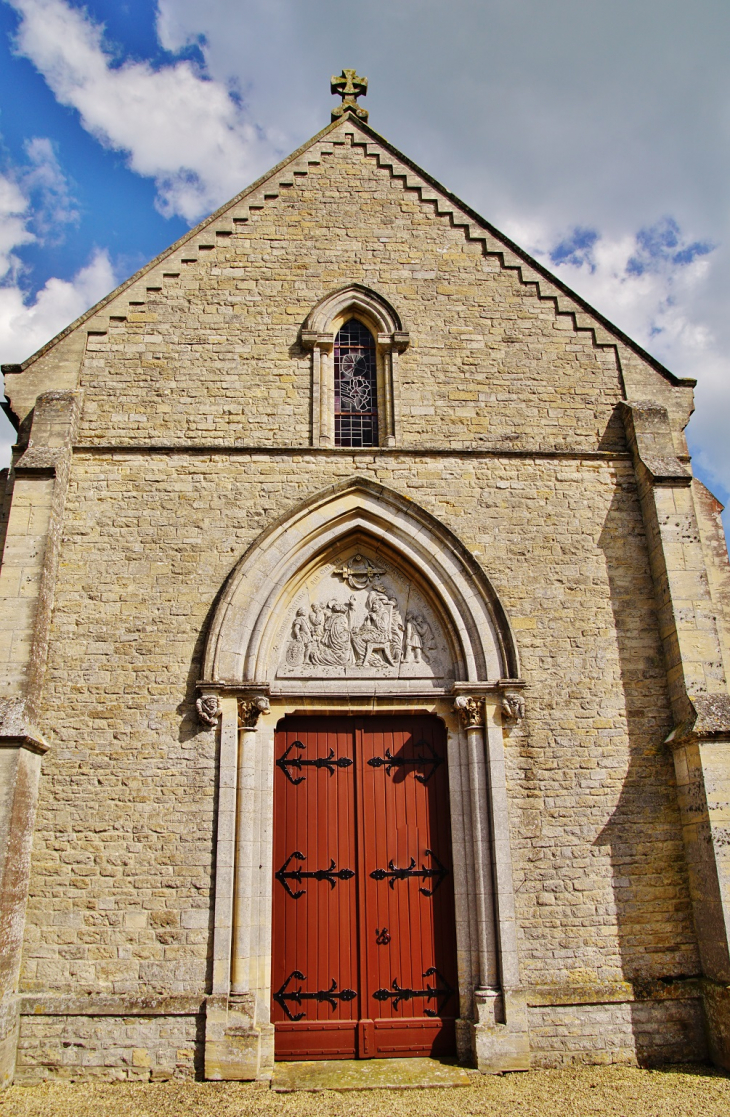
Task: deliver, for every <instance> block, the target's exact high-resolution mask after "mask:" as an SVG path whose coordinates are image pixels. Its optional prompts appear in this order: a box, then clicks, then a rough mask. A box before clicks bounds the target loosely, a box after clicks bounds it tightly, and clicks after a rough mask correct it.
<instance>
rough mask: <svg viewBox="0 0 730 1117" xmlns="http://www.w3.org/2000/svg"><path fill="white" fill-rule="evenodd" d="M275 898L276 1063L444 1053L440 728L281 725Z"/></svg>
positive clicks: (450, 937) (399, 721)
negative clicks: (293, 1060)
mask: <svg viewBox="0 0 730 1117" xmlns="http://www.w3.org/2000/svg"><path fill="white" fill-rule="evenodd" d="M273 889H274V891H273V896H274V902H273V952H272V1020H273V1021H274V1024H275V1053H276V1058H277V1059H317V1058H320V1059H336V1058H341V1059H347V1058H356V1057H360V1058H373V1057H380V1058H383V1057H396V1056H400V1057H403V1056H408V1055H429V1054H434V1055H437V1054H438V1055H448V1054H452V1053H453V1052H454V1050H455V1036H454V1023H455V1019H456V1017H457V1016H458V1004H459V998H458V986H457V969H456V934H455V924H454V888H453V873H452V863H451V827H450V820H449V794H448V765H447V763H446V736H445V732H444V727H443V724H442V722H440V721H439V720H438V719H437V718H435V717H429V716H423V717H387V718H386V717H376V716H373V717H369V718H362V719H359V720H356V719H353V718H324V717H323V718H316V719H315V718H285V719H284V721H283V722H281V723H280V726H279V728H278V729H277V734H276V743H275V769H274V881H273Z"/></svg>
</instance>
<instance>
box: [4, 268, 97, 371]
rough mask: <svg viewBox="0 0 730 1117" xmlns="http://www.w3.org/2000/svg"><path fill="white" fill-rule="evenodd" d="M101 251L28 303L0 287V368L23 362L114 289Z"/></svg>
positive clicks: (18, 291) (51, 281)
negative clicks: (68, 278) (68, 276)
mask: <svg viewBox="0 0 730 1117" xmlns="http://www.w3.org/2000/svg"><path fill="white" fill-rule="evenodd" d="M115 282H116V281H115V277H114V269H113V267H112V265H111V261H110V259H109V256H108V255H107V253H106V252H105V251H102V250H98V251H96V252H95V253H94V255H93V257H92V259H91V261H90V262H89V263H88V264H87V265H86V267H84V268H81V270H80V271H78V272H77V273H76V275H75V276H74V277H73V279H70V280H67V279H56V278H53V279H49V280H48V282H47V283H46V284H45V286H44V287H42V288H41V290H40V291H39V292H38V294H37V295H36V296H35V298H34V299H33V300H32V302H28V301H26V299H25V298H24V295H23V291H22V290H21V288H20V287H19V286H18V285H17V284H9V285H6V286H4V287H0V355H2V362H3V364H13V363H19V362H21V361H24V360H25V359H26V358H27V357H29V356H31V354H33V353H35V352H36V350H38V349H40V348H41V346H42V345H45V343H46V342H47V341H50V339H51V338H52V337H55V335H56V334H57V333H59V332H60V331H61V330H63V329H65V327H66V326H68V325H69V324H70V323H71V322H73V321H74V319H76V318H78V317H79V315H80V314H83V313H84V311H85V310H88V309H89V307H90V306H93V305H94V303H96V302H98V301H99V299H101V298H103V297H104V295H106V294H108V293H109V291H111V290H112V288H113V287H114V286H115Z"/></svg>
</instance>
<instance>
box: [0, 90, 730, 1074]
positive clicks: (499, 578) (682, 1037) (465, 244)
mask: <svg viewBox="0 0 730 1117" xmlns="http://www.w3.org/2000/svg"><path fill="white" fill-rule="evenodd" d="M348 95H349V94H348ZM353 96H354V94H353ZM346 313H353V314H359V315H360V316H361V317H362V318H363V320H364V322H365V323H366V324H368V326H369V328H371V329H372V332H373V334H374V337H375V341H376V346H377V354H378V356H377V373H378V377H379V381H378V384H379V387H378V393H379V396H378V398H379V418H382V422H381V433H382V438H381V444H380V445H378V446H375V447H370V448H363V449H346V448H340V447H336V446H334V444H333V443H334V423H333V410H332V408H333V400H332V398H331V397H332V392H333V388H332V385H333V383H334V381H333V380H332V381H331V376H330V374H331V371H332V370H331V367H330V365H331V361H332V356H331V353H332V349H333V345H334V336H335V333H336V330H337V329H339V326H340V324H341V322H340V318H338V315H340V316H342V315H344V314H346ZM6 382H7V386H8V394H9V396H10V398H11V402H12V406H13V409H14V411H15V414H16V416H17V420H18V424H19V432H20V433H19V448H18V450H17V451H16V456H15V461H14V469H13V471H12V472H11V476H10V482H9V483H10V490H11V493H12V503H11V506H10V515H9V518H8V527H7V536H6V541H5V549H4V554H3V565H2V570H1V572H0V596H1V597H2V600H1V601H0V609H3V610H5V612H3V613H2V616H4V617H5V618H6V623H5V624H4V625H3V626H2V629H3V631H2V634H1V635H0V642H2V646H3V655H4V657H5V660H4V662H5V663H6V665H7V672H6V681H7V690H6V695H7V698H8V700H9V704H8V705H7V707H6V708H5V712H6V716H5V719H4V721H3V728H2V733H3V734H4V736H3V737H2V739H0V744H2V745H3V748H2V749H0V759H3V757H4V758H5V759H4V760H3V763H4V764H6V767H7V773H6V775H7V778H6V781H5V785H4V786H3V789H2V794H3V795H5V798H2V797H0V836H2V837H4V838H5V839H6V841H8V840H10V838H11V831H12V842H15V843H16V844H17V843H20V846H22V849H20V847H18V849H17V850H16V846H14V845H12V843H11V844H8V846H7V848H8V854H6V855H5V859H4V860H3V861H2V862H0V866H2V871H3V873H4V874H6V873H7V872H8V871H11V876H13V879H12V880H10V879H9V878H7V880H6V877H5V876H3V890H4V891H3V894H2V904H3V907H2V908H0V915H2V916H3V918H5V917H6V914H7V918H6V923H5V924H4V925H3V927H7V928H8V930H7V934H8V936H9V937H8V938H7V944H8V946H7V949H6V952H5V960H4V965H5V969H3V970H2V974H3V983H4V984H3V997H4V1000H3V1016H2V1028H3V1031H2V1032H1V1033H0V1043H3V1044H4V1045H5V1046H4V1047H3V1048H2V1052H3V1054H2V1059H3V1060H4V1062H3V1064H2V1065H3V1069H4V1073H5V1074H6V1076H8V1077H9V1075H10V1074H11V1073H12V1064H13V1060H14V1058H15V1045H16V1038H17V1036H18V1033H19V1035H20V1039H19V1046H18V1063H17V1077H18V1078H19V1079H20V1080H22V1081H31V1080H34V1079H38V1078H42V1077H49V1076H58V1077H71V1076H73V1077H76V1076H78V1075H80V1074H87V1075H99V1076H107V1077H124V1078H139V1079H149V1078H150V1077H152V1078H154V1077H159V1078H165V1077H169V1076H171V1075H176V1074H185V1075H188V1074H193V1073H195V1068H196V1066H197V1067H198V1068H199V1071H202V1072H203V1073H205V1074H206V1075H207V1077H211V1078H238V1079H252V1078H257V1077H261V1076H265V1075H267V1074H269V1073H270V1072H271V1068H272V1067H273V1060H274V1046H273V1044H274V1039H273V1028H272V1026H271V1024H270V1023H269V1016H268V1013H269V1004H270V990H269V986H268V984H267V983H268V981H269V977H268V974H269V967H270V958H271V941H270V937H271V928H270V920H271V916H270V912H271V902H270V896H271V893H270V889H271V877H272V865H271V801H272V793H271V786H272V784H271V780H272V770H273V751H272V750H273V733H274V728H275V725H276V723H277V721H278V719H279V718H281V717H282V716H284V715H285V714H286V713H289V712H293V711H295V710H296V711H299V712H301V711H303V710H317V711H319V712H320V713H321V712H322V711H328V712H339V713H342V712H343V711H345V712H347V711H350V712H355V713H357V714H358V716H367V714H368V713H369V712H372V711H374V710H378V709H383V708H387V709H388V710H389V711H393V710H396V711H409V710H413V709H418V710H419V711H421V710H422V711H426V712H432V713H436V714H437V715H438V716H440V717H442V718H443V720H444V723H445V724H446V726H447V733H448V742H449V773H450V781H451V800H452V807H451V810H452V831H453V842H454V888H455V897H456V908H457V943H458V954H459V958H458V970H459V981H460V989H459V994H460V1005H461V1009H460V1011H461V1018H460V1020H459V1021H458V1037H459V1038H458V1044H459V1053H460V1055H461V1056H462V1057H463V1058H465V1059H466V1058H469V1057H472V1058H475V1059H476V1060H477V1062H478V1065H479V1066H480V1067H481V1069H483V1070H505V1069H515V1068H518V1067H525V1066H527V1065H529V1064H530V1063H531V1064H532V1065H538V1066H540V1065H542V1066H556V1065H559V1064H563V1063H569V1062H578V1061H587V1062H591V1061H593V1062H607V1061H617V1062H637V1061H639V1062H642V1063H651V1062H662V1061H672V1060H687V1059H701V1058H704V1057H705V1055H706V1053H707V1051H708V1046H707V1045H706V1042H705V1033H704V1024H703V1019H705V1020H706V1021H707V1023H708V1036H709V1040H708V1043H709V1051H710V1053H711V1055H712V1057H713V1058H714V1059H715V1060H716V1061H717V1062H718V1063H720V1064H721V1065H724V1066H730V1048H729V1047H728V1034H730V1024H729V1023H728V1021H729V1020H730V1008H729V1007H728V1006H729V1004H730V1002H728V998H727V996H726V994H727V988H726V986H727V985H728V984H729V983H730V969H728V966H730V962H728V959H729V958H730V951H729V949H728V939H729V937H730V933H729V930H728V928H729V926H730V899H729V888H728V880H729V879H730V876H729V873H730V869H729V868H728V864H727V863H726V862H727V858H728V854H727V852H726V851H727V850H728V849H730V845H729V844H728V841H727V831H728V825H730V820H729V819H728V817H727V802H728V797H729V794H730V792H729V789H730V759H729V757H730V753H729V752H728V750H730V745H728V744H727V741H728V740H730V733H729V732H728V731H730V726H729V725H728V701H729V699H728V687H727V674H726V672H727V669H728V659H729V656H730V653H729V652H728V648H729V647H730V637H729V636H728V633H730V614H729V613H728V588H729V587H730V568H729V567H728V561H727V553H726V551H725V548H724V539H723V536H722V531H721V526H720V524H719V519H718V512H717V506H716V504H713V498H712V497H711V495H710V494H707V492H706V490H703V489H702V488H701V487H698V486H697V483H696V482H694V481H693V480H692V477H691V472H690V466H689V461H688V458H687V454H686V444H685V441H684V434H683V431H684V426H685V424H686V422H687V419H688V417H689V414H690V411H691V406H692V404H691V395H692V392H691V388H692V382H689V381H686V380H679V379H677V378H675V377H673V376H672V375H671V374H670V373H668V372H666V370H663V369H662V368H661V366H659V365H658V364H657V363H656V362H655V361H653V359H651V358H650V357H648V356H647V355H646V354H645V353H643V352H642V351H641V350H640V349H639V348H638V347H637V346H635V345H633V344H632V343H631V342H629V341H628V340H627V339H626V338H625V337H624V336H623V335H621V334H620V333H618V332H617V331H613V330H612V328H611V327H610V324H608V323H606V322H605V321H604V320H603V319H601V318H600V317H599V316H598V315H595V314H594V313H593V312H592V311H591V310H590V308H588V307H586V306H585V304H583V303H582V302H581V300H579V299H578V298H577V297H573V296H571V295H570V294H569V293H566V292H565V291H564V290H563V289H562V287H560V286H559V285H557V283H555V282H553V280H552V279H551V277H550V276H549V275H547V274H546V273H545V272H544V271H543V269H541V268H540V266H539V265H537V264H536V263H535V262H534V261H531V260H530V259H529V258H528V257H526V256H525V255H524V254H522V253H521V252H520V250H519V249H517V248H516V247H515V246H513V245H511V244H510V243H509V242H508V241H506V239H504V238H502V237H501V236H500V235H499V234H498V233H497V232H496V231H495V230H494V229H492V228H491V226H489V225H488V224H487V223H485V222H483V221H482V220H481V219H480V218H478V217H477V215H475V214H473V213H472V212H471V211H470V210H469V209H468V208H467V207H466V206H463V205H461V203H459V202H458V201H457V200H456V199H454V198H453V196H451V195H450V194H448V193H447V192H446V191H445V190H443V189H442V188H441V187H439V186H438V184H436V183H434V182H433V181H432V180H430V179H429V178H428V177H427V176H425V175H422V174H421V173H420V172H419V171H418V170H417V169H416V168H414V167H413V165H412V164H410V162H407V161H406V160H405V159H404V158H403V157H401V156H400V155H399V153H398V152H396V151H395V150H394V149H393V148H391V147H390V146H389V145H388V144H386V143H385V141H383V140H382V139H381V138H380V137H378V136H377V135H376V134H375V133H373V132H372V131H371V130H370V129H369V128H367V127H366V126H365V125H364V124H363V123H362V122H361V121H358V120H357V118H356V114H354V113H353V111H351V108H348V109H346V111H345V112H344V113H343V115H342V117H341V118H339V119H338V121H337V122H335V123H334V124H333V125H332V126H330V128H329V129H326V130H325V132H323V133H321V134H320V135H319V136H318V137H315V139H314V140H313V141H312V142H311V143H310V144H308V145H306V146H305V147H304V148H302V149H301V150H300V151H299V152H297V153H296V154H295V155H294V156H293V157H292V159H290V160H288V161H286V162H285V163H284V164H282V165H281V166H280V167H279V168H277V169H276V170H275V171H274V172H272V174H271V175H270V176H268V177H267V178H266V179H265V180H262V181H261V182H260V183H258V184H257V185H255V186H254V187H252V188H251V190H249V191H246V192H244V193H243V194H242V195H240V196H238V197H237V198H236V199H234V200H233V202H232V203H230V205H228V206H226V207H224V208H223V209H222V210H221V211H219V212H218V213H217V214H215V215H213V217H212V218H211V219H210V220H209V221H207V222H204V223H203V224H202V225H201V226H199V227H198V228H197V229H194V230H192V231H191V232H190V233H189V234H187V235H186V236H185V237H184V238H183V239H182V240H181V241H180V242H178V244H177V245H175V246H173V248H172V249H171V250H170V252H169V253H167V254H166V255H165V256H164V257H162V258H160V259H159V260H157V261H156V262H153V264H152V265H150V267H149V268H148V269H145V270H144V271H143V272H141V273H139V274H138V275H137V276H135V277H133V278H132V280H130V281H129V283H127V284H125V285H123V286H122V287H121V288H120V289H118V290H117V291H116V292H114V293H113V294H112V295H111V296H110V297H109V298H108V299H107V300H105V301H104V302H103V303H102V304H100V305H99V306H98V307H96V308H95V309H94V311H93V312H90V314H89V315H88V316H86V318H85V319H84V320H83V321H82V322H81V324H80V325H77V326H76V327H75V328H74V329H73V330H72V331H70V332H66V333H65V334H63V335H61V337H60V338H59V339H58V340H57V341H56V342H55V343H52V344H51V345H49V346H47V347H45V348H44V350H42V351H41V353H40V354H38V355H36V357H35V358H32V359H31V360H30V361H29V362H26V364H25V365H24V366H13V367H12V368H10V369H8V370H7V375H6ZM327 564H329V566H328V565H327ZM376 570H377V571H379V574H378V575H377V576H376V575H375V574H374V573H373V572H374V571H376ZM377 579H380V581H379V582H378V580H377ZM376 585H382V586H384V587H385V589H384V590H383V591H382V592H383V596H382V597H379V596H378V594H379V593H380V591H377V592H376V591H375V590H374V588H373V587H374V586H376ZM329 586H335V587H336V592H335V591H334V590H333V591H332V592H330V591H329V588H327V587H329ZM369 594H373V595H374V596H373V597H372V598H371V599H370V600H369V601H368V595H369ZM409 594H412V595H413V600H414V601H415V602H416V605H409V604H408V601H409V600H410V599H409ZM297 595H299V596H300V597H301V602H300V601H299V598H298V596H297ZM307 595H309V596H307ZM351 595H352V596H353V597H354V598H355V603H354V605H353V607H352V610H351V613H352V615H353V616H355V617H356V624H355V627H356V629H357V634H358V636H359V643H357V641H356V642H355V645H354V647H351V646H350V645H347V643H346V642H345V643H344V644H341V645H337V646H336V642H335V641H334V640H333V639H330V640H329V642H328V640H326V639H324V636H323V635H322V634H321V633H320V634H318V633H317V632H316V631H315V632H313V631H312V625H314V628H315V629H316V627H317V624H316V623H315V622H314V621H312V622H310V620H309V615H310V609H311V606H312V605H321V606H322V611H323V612H324V613H327V610H329V613H328V614H327V615H328V617H331V616H333V615H334V614H335V613H336V612H337V609H335V608H333V607H332V606H331V605H330V604H329V602H331V601H335V602H336V604H338V605H343V606H344V605H345V604H346V602H347V601H348V600H349V598H350V596H351ZM305 599H306V605H305V604H304V602H305ZM299 609H304V614H302V615H301V616H302V617H303V620H301V619H300V621H299V622H297V617H298V616H300V614H299V613H298V610H299ZM316 612H317V611H316V610H315V614H316ZM386 613H387V620H388V623H387V624H386V623H385V619H384V618H385V614H386ZM409 616H410V620H409ZM416 618H417V619H416ZM304 621H306V623H307V624H308V625H309V626H310V628H309V634H308V635H307V630H306V627H305V624H304ZM297 623H298V624H299V627H296V625H297ZM409 624H410V626H411V627H410V629H409V627H408V626H409ZM381 628H382V633H384V634H385V638H384V639H383V640H381V641H380V642H378V640H376V639H375V635H377V634H378V632H379V631H380V629H381ZM386 630H387V631H386ZM373 634H374V635H373ZM290 647H291V648H292V650H289V649H290ZM333 649H334V650H333ZM351 653H352V658H350V656H351ZM287 656H288V658H287ZM338 657H339V658H338ZM437 664H438V667H437ZM198 683H199V684H200V687H199V689H197V688H196V684H198ZM455 701H456V703H457V712H455V710H454V702H455ZM384 704H385V705H384ZM462 721H463V723H462ZM41 735H42V736H41ZM667 739H668V741H669V745H670V746H671V747H670V748H667V747H666V746H665V741H667ZM45 741H47V742H48V743H49V745H50V746H51V747H50V749H49V752H48V753H47V754H46V756H45V757H44V759H43V770H42V775H41V780H40V791H39V798H38V808H37V815H35V817H34V809H35V808H34V795H35V792H34V783H33V781H34V779H35V778H36V775H35V774H34V771H35V769H37V768H38V767H39V766H40V751H42V749H43V748H44V747H45V745H44V742H45ZM34 749H35V750H36V751H33V750H34ZM675 773H676V775H675ZM21 776H22V777H23V778H22V779H21V778H20V777H21ZM13 781H15V782H13ZM21 785H22V786H21ZM6 788H9V789H10V791H6ZM31 835H33V856H32V861H31V860H30V836H31ZM18 851H19V852H18ZM29 862H30V870H29V869H28V866H29ZM13 874H14V875H13ZM26 894H27V897H28V900H27V914H26V916H25V927H24V933H23V909H24V906H25V899H26ZM8 913H9V914H8ZM3 934H6V931H5V930H3ZM21 943H22V970H21V965H20V963H21V958H20V949H21ZM3 944H5V940H3ZM19 971H20V975H19V976H18V974H19ZM702 975H704V980H703V978H702ZM18 994H19V997H18ZM703 1006H704V1007H703ZM703 1012H704V1017H703ZM203 1034H205V1041H204V1043H203V1041H202V1039H201V1037H202V1036H203ZM203 1048H204V1049H203Z"/></svg>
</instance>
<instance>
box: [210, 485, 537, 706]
mask: <svg viewBox="0 0 730 1117" xmlns="http://www.w3.org/2000/svg"><path fill="white" fill-rule="evenodd" d="M348 539H353V540H354V539H366V540H368V541H369V543H370V547H371V548H372V549H373V550H374V551H375V552H376V553H380V554H383V555H387V556H389V557H391V558H393V559H395V560H396V561H399V562H401V563H403V564H405V566H406V568H407V569H408V570H409V572H412V573H413V574H414V575H415V576H416V577H418V578H419V579H420V580H421V582H422V584H423V585H424V586H427V587H429V588H430V593H431V594H432V596H434V597H435V598H436V599H437V600H438V602H439V604H440V608H441V610H442V612H443V615H444V616H445V618H447V620H448V625H449V628H450V630H451V631H452V632H453V634H454V649H453V650H454V655H455V657H456V664H455V666H456V668H457V671H458V676H457V677H458V678H459V679H460V680H463V681H464V682H475V683H476V682H488V681H489V682H497V681H498V680H499V679H512V680H514V679H517V678H519V661H518V656H517V648H516V645H515V641H514V637H513V635H512V631H511V628H510V625H509V622H508V620H507V616H506V614H505V611H504V609H503V607H502V605H501V603H500V601H499V598H498V597H497V595H496V593H495V592H494V589H493V588H492V586H491V584H490V582H489V579H488V578H487V576H486V574H485V573H484V571H483V570H482V569H481V567H480V566H479V565H478V563H477V562H476V561H475V559H474V558H473V556H472V555H471V554H470V553H469V551H468V550H467V548H466V547H465V546H464V545H463V544H462V543H461V542H460V540H459V539H458V538H457V537H456V536H455V535H454V533H453V532H451V531H450V530H449V529H448V528H447V527H445V526H444V525H443V524H441V523H440V522H439V521H438V520H437V519H436V518H435V517H434V516H432V515H430V513H428V512H426V511H425V510H424V509H422V508H420V507H419V506H418V505H417V504H415V503H414V502H413V501H410V500H408V499H406V498H405V497H403V496H401V495H400V494H399V493H396V492H394V491H393V490H392V489H388V488H386V487H385V486H383V485H379V484H376V483H375V482H373V481H369V480H365V479H363V478H353V479H351V480H348V481H346V482H344V483H343V484H340V485H335V486H333V487H332V488H330V489H326V490H325V491H324V492H320V493H318V494H317V495H316V496H315V497H313V498H311V499H309V500H308V501H306V502H304V503H303V504H301V505H299V506H298V507H297V508H295V509H294V510H293V511H291V512H289V513H288V514H287V515H286V516H284V517H282V518H281V519H279V520H278V521H277V522H276V523H275V524H273V525H272V526H271V527H270V528H268V529H267V530H266V531H265V532H264V533H263V534H262V535H260V536H259V538H258V539H257V540H256V541H255V543H253V544H252V546H251V547H250V548H249V549H248V551H247V552H246V553H245V554H244V555H243V557H242V558H241V560H240V562H239V563H238V565H237V566H236V568H235V569H234V570H233V572H232V573H231V575H230V577H229V580H228V583H227V586H226V588H225V591H224V593H223V596H222V598H221V600H220V602H219V604H218V607H217V609H216V612H215V615H214V617H213V621H212V624H211V626H210V630H209V634H208V640H207V644H206V653H205V660H204V675H203V677H204V680H205V683H207V684H215V683H228V684H235V683H239V684H240V683H253V682H257V683H260V682H264V681H267V680H269V679H270V678H271V674H272V671H273V663H272V658H271V657H272V647H271V644H272V641H273V636H274V628H275V624H274V621H275V618H276V617H277V615H278V614H279V613H280V611H281V609H282V605H283V602H284V601H286V600H288V598H289V597H290V596H291V592H292V590H291V587H292V584H293V583H296V580H297V579H300V578H301V577H302V576H303V573H304V572H307V571H309V570H311V569H312V567H313V566H314V565H315V564H316V563H317V562H318V561H320V560H321V557H322V556H323V555H325V554H326V553H327V552H328V551H331V550H332V549H333V548H334V547H335V546H336V545H337V544H339V543H343V542H346V541H347V540H348Z"/></svg>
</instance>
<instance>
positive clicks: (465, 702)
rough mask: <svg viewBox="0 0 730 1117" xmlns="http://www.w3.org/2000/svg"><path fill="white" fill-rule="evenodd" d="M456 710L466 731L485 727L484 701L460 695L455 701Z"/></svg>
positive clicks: (471, 696) (468, 695)
mask: <svg viewBox="0 0 730 1117" xmlns="http://www.w3.org/2000/svg"><path fill="white" fill-rule="evenodd" d="M454 709H455V710H456V712H457V713H458V715H459V717H460V718H461V723H462V725H463V726H464V728H465V729H473V728H474V727H475V726H482V725H484V699H483V698H478V697H475V696H473V695H470V694H459V695H458V696H457V697H456V698H455V699H454Z"/></svg>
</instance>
